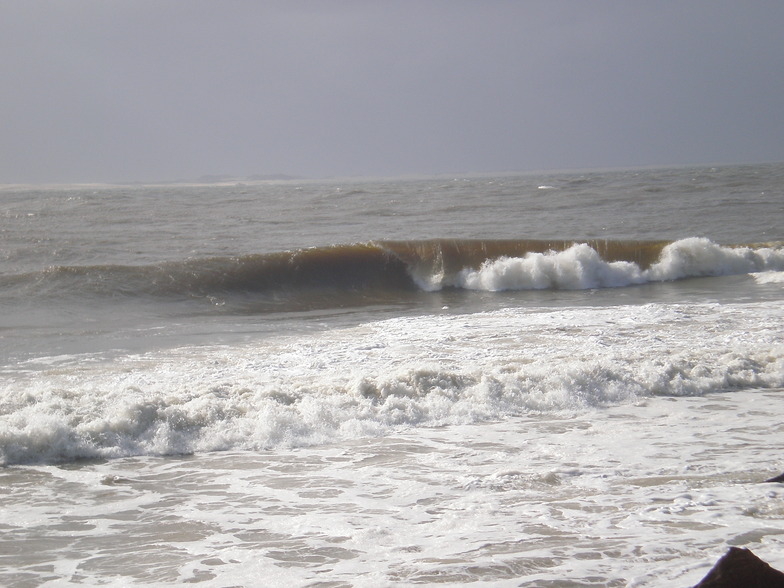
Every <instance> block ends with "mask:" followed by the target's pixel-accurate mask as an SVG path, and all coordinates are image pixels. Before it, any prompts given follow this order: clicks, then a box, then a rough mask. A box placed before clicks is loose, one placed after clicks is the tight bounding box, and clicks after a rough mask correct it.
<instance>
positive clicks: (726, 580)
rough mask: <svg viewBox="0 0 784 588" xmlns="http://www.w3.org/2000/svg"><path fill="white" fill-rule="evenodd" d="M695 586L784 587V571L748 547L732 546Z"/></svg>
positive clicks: (703, 587) (728, 587) (723, 587)
mask: <svg viewBox="0 0 784 588" xmlns="http://www.w3.org/2000/svg"><path fill="white" fill-rule="evenodd" d="M694 588H784V573H782V572H780V571H778V570H775V569H773V568H772V567H770V566H769V565H768V564H767V563H765V562H764V561H762V560H761V559H760V558H758V557H757V556H756V555H754V554H753V553H752V552H751V551H749V550H748V549H741V548H740V547H730V550H729V551H728V552H727V553H725V554H724V556H722V558H721V559H720V560H719V561H717V562H716V565H715V566H713V568H712V569H711V571H710V572H708V575H707V576H705V577H704V578H703V579H702V581H701V582H700V583H699V584H697V585H696V586H695V587H694Z"/></svg>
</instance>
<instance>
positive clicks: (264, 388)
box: [0, 302, 784, 463]
mask: <svg viewBox="0 0 784 588" xmlns="http://www.w3.org/2000/svg"><path fill="white" fill-rule="evenodd" d="M782 317H784V308H782V303H770V302H769V303H766V304H764V305H762V304H759V305H747V306H744V305H724V306H718V305H710V304H702V305H691V306H662V305H646V306H631V307H607V308H584V309H570V310H558V311H540V312H531V310H530V309H527V310H526V309H508V310H503V311H496V312H489V313H479V314H474V315H453V316H450V315H447V316H444V315H438V316H423V317H415V318H411V317H407V318H398V319H392V320H387V321H380V322H374V323H368V324H365V325H362V326H360V327H356V328H350V329H343V330H337V331H329V332H325V333H322V334H318V335H313V336H307V337H299V338H292V339H280V340H276V341H271V342H260V343H255V344H252V345H246V346H241V347H236V346H231V347H187V348H181V349H175V350H171V351H168V352H164V351H161V352H158V353H155V354H149V355H144V356H135V357H124V358H123V357H121V358H118V359H116V360H114V361H107V362H105V363H98V362H92V363H84V364H80V365H75V366H68V365H67V364H60V365H59V366H58V367H55V368H53V369H48V370H47V369H43V371H38V372H31V373H26V374H24V373H21V374H19V377H18V378H16V379H15V380H14V381H11V382H9V383H8V385H6V386H5V393H4V399H3V403H2V412H1V413H0V414H1V416H0V456H1V459H2V461H3V462H5V463H17V462H25V461H30V460H37V459H42V460H56V459H72V458H75V457H89V456H105V457H117V456H122V455H137V454H172V453H175V454H176V453H190V452H194V451H214V450H225V449H267V448H273V447H293V446H303V445H313V444H321V443H328V442H333V441H336V440H345V439H355V438H361V437H364V436H374V435H386V434H389V433H390V432H392V431H396V430H399V429H400V428H401V427H403V428H407V427H416V426H437V425H444V424H463V423H475V422H486V421H488V420H496V419H503V418H506V417H508V416H510V415H519V414H525V413H527V412H532V411H533V412H542V411H545V412H548V411H556V412H557V411H578V412H581V411H585V410H591V409H594V408H596V407H602V406H607V405H617V404H623V403H630V402H632V403H633V402H636V401H637V400H638V399H639V398H645V397H648V396H651V395H702V394H705V393H707V392H710V391H714V390H717V389H727V388H737V389H746V388H752V387H754V388H765V387H776V386H784V344H782V341H784V324H782Z"/></svg>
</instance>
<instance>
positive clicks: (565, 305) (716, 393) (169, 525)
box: [0, 164, 784, 588]
mask: <svg viewBox="0 0 784 588" xmlns="http://www.w3.org/2000/svg"><path fill="white" fill-rule="evenodd" d="M782 415H784V164H765V165H736V166H717V167H691V168H686V167H681V168H668V169H634V170H629V169H627V170H588V171H564V172H548V173H527V174H512V173H508V174H495V175H492V174H471V175H455V176H438V177H415V178H378V179H367V178H347V179H329V180H281V181H255V182H225V183H222V184H210V185H204V184H161V185H122V186H106V185H79V186H2V187H0V512H1V513H2V517H0V530H2V534H0V563H1V565H0V585H3V586H8V587H16V588H22V587H28V586H64V585H83V586H167V585H180V584H186V583H196V584H201V585H203V586H209V587H229V586H303V587H304V586H309V587H320V588H339V587H354V586H357V587H363V586H365V587H379V586H408V585H441V586H464V585H486V586H500V587H507V586H508V587H511V586H531V587H534V586H535V587H556V586H557V587H570V586H629V587H631V586H684V587H685V586H691V585H694V584H696V583H697V582H698V581H699V580H700V579H701V578H702V577H703V576H704V575H705V574H706V573H707V571H708V569H709V568H710V567H711V566H712V565H713V564H714V563H715V561H716V560H717V559H718V558H719V557H720V556H721V555H723V554H724V553H725V552H726V550H727V548H728V547H729V546H740V547H748V548H750V549H751V550H752V551H753V552H754V553H755V554H757V555H758V556H759V557H760V558H762V559H763V560H765V561H767V562H768V563H770V564H771V565H772V566H773V567H776V568H778V569H784V487H783V486H782V485H781V484H776V483H766V482H765V480H766V479H768V478H771V477H773V476H775V475H778V474H780V473H782V472H784V454H783V453H782V451H781V448H782V443H783V442H784V419H782Z"/></svg>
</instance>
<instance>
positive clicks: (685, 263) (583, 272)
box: [0, 238, 784, 297]
mask: <svg viewBox="0 0 784 588" xmlns="http://www.w3.org/2000/svg"><path fill="white" fill-rule="evenodd" d="M782 270H784V247H782V244H781V243H769V244H753V245H730V246H725V245H719V244H717V243H714V242H712V241H710V240H708V239H705V238H689V239H683V240H679V241H675V242H668V241H610V240H587V241H580V242H575V241H566V240H560V241H555V240H554V241H545V240H465V239H452V240H449V239H433V240H423V241H374V242H369V243H361V244H351V245H334V246H329V247H314V248H309V249H301V250H295V251H284V252H278V253H271V254H257V255H245V256H239V257H215V258H205V259H190V260H185V261H177V262H167V263H161V264H155V265H147V266H133V265H93V266H56V267H51V268H47V269H45V270H43V271H41V272H34V273H27V274H19V275H10V276H9V275H6V276H2V277H0V292H12V295H13V294H16V296H17V297H18V296H28V295H34V296H52V297H58V296H68V295H74V296H82V297H94V296H110V297H117V296H130V297H133V296H167V297H172V296H173V297H209V296H226V295H231V294H256V295H264V294H273V295H280V294H283V295H284V296H287V295H289V296H293V295H296V294H297V293H312V292H326V291H335V292H352V291H353V292H400V291H416V290H425V291H436V290H442V289H445V288H462V289H469V290H486V291H500V290H525V289H546V288H552V289H588V288H591V289H592V288H606V287H620V286H628V285H634V284H642V283H646V282H660V281H668V280H677V279H683V278H689V277H698V276H720V275H729V274H742V273H750V272H761V271H782Z"/></svg>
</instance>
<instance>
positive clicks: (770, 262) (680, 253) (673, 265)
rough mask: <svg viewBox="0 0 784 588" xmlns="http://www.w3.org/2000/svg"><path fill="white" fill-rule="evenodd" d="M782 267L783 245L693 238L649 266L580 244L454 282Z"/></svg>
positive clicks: (495, 285) (544, 282)
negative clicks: (613, 257) (730, 243)
mask: <svg viewBox="0 0 784 588" xmlns="http://www.w3.org/2000/svg"><path fill="white" fill-rule="evenodd" d="M781 270H784V250H782V249H781V248H772V247H760V248H752V247H726V246H721V245H718V244H716V243H714V242H712V241H710V240H709V239H705V238H700V237H693V238H689V239H682V240H680V241H675V242H674V243H671V244H669V245H667V246H665V247H664V248H663V249H662V251H661V254H660V256H659V259H658V260H657V261H656V262H655V263H653V264H652V265H651V266H650V267H649V268H647V269H642V268H640V267H639V266H638V265H637V264H636V263H633V262H629V261H606V260H604V259H603V258H602V257H601V256H600V255H599V253H598V252H597V251H596V250H595V249H593V248H591V247H590V246H589V245H588V244H586V243H581V244H579V243H578V244H575V245H572V246H571V247H569V248H568V249H566V250H565V251H547V252H544V253H536V252H531V253H527V254H526V255H524V256H522V257H501V258H499V259H495V260H489V261H486V262H485V263H484V264H482V266H481V267H480V268H479V269H476V270H474V269H464V270H463V271H461V272H460V273H459V274H458V275H457V277H456V279H455V280H454V283H453V284H451V285H453V286H456V287H461V288H466V289H469V290H487V291H501V290H528V289H532V290H533V289H568V290H578V289H589V288H616V287H622V286H630V285H634V284H643V283H647V282H663V281H670V280H678V279H683V278H691V277H703V276H724V275H734V274H746V273H753V272H762V271H781Z"/></svg>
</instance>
